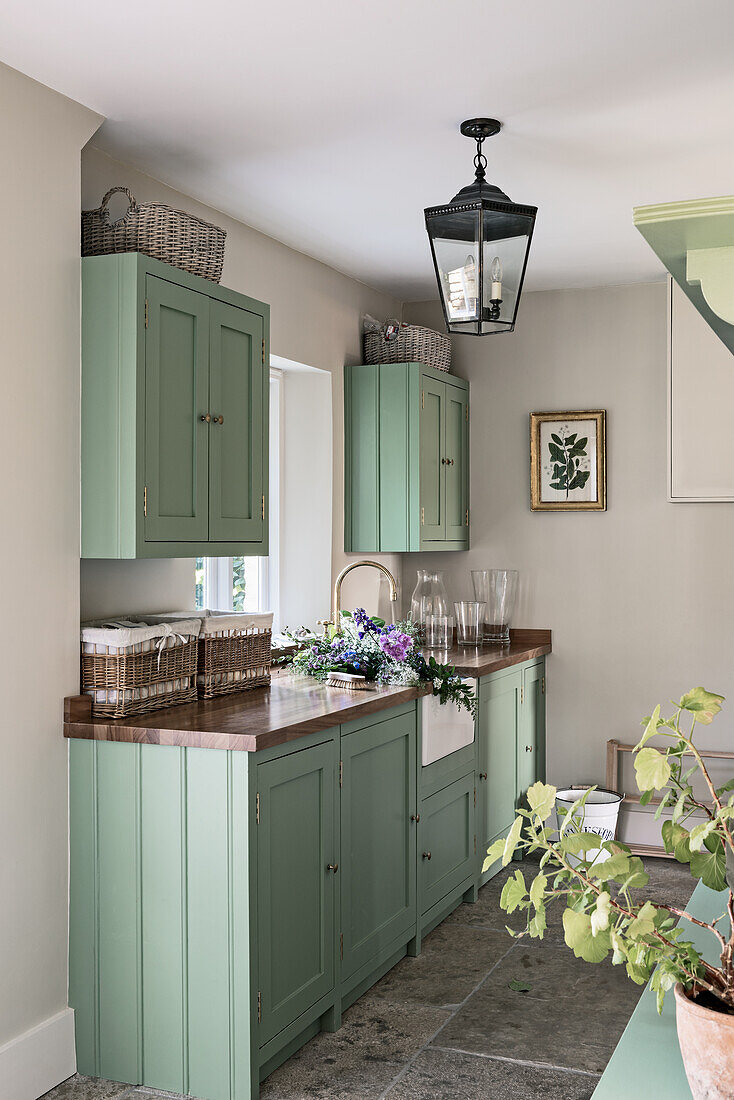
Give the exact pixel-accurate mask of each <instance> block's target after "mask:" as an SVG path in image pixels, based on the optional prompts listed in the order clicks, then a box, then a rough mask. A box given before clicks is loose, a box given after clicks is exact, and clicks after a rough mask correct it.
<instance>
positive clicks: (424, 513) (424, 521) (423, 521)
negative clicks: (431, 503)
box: [421, 508, 426, 527]
mask: <svg viewBox="0 0 734 1100" xmlns="http://www.w3.org/2000/svg"><path fill="white" fill-rule="evenodd" d="M425 523H426V510H425V508H421V527H425Z"/></svg>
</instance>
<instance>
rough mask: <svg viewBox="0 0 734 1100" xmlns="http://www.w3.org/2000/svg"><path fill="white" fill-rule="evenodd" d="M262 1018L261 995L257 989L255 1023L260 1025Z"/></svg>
mask: <svg viewBox="0 0 734 1100" xmlns="http://www.w3.org/2000/svg"><path fill="white" fill-rule="evenodd" d="M262 1018H263V995H262V993H261V992H260V990H259V989H258V991H257V1022H258V1023H260V1021H261V1020H262Z"/></svg>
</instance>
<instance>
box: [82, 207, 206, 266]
mask: <svg viewBox="0 0 734 1100" xmlns="http://www.w3.org/2000/svg"><path fill="white" fill-rule="evenodd" d="M118 192H119V193H120V194H123V195H126V196H127V199H128V201H129V203H130V205H129V207H128V210H127V213H126V214H124V215H123V216H122V217H121V218H118V219H117V221H114V222H113V221H112V220H111V219H110V213H109V210H108V209H107V204H108V203H109V201H110V199H111V198H112V196H113V195H115V194H117V193H118ZM226 236H227V233H226V230H224V229H220V228H219V226H217V225H211V224H210V223H209V222H205V221H204V220H203V219H202V218H197V217H196V216H195V215H194V214H187V213H186V212H185V211H184V210H174V208H173V207H171V206H166V204H165V203H162V202H141V203H138V202H137V201H136V199H135V198H134V196H133V195H132V194H131V192H130V191H128V189H127V187H112V188H110V190H109V191H108V192H107V194H106V195H105V196H104V198H103V199H102V202H101V203H100V205H99V207H98V208H97V209H96V210H82V256H109V255H111V254H113V253H118V252H143V253H145V255H146V256H152V257H153V258H154V259H156V260H163V261H164V263H167V264H171V265H172V266H173V267H178V268H181V270H183V271H190V272H191V274H192V275H201V276H203V278H205V279H210V280H211V281H212V282H213V283H218V282H219V280H220V279H221V277H222V265H223V264H224V241H225V238H226Z"/></svg>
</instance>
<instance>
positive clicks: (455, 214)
mask: <svg viewBox="0 0 734 1100" xmlns="http://www.w3.org/2000/svg"><path fill="white" fill-rule="evenodd" d="M501 128H502V123H501V122H498V121H497V120H496V119H494V118H472V119H469V120H468V121H467V122H462V124H461V132H462V134H463V135H464V136H465V137H469V138H472V139H473V140H474V141H476V143H477V153H476V156H475V157H474V166H475V168H476V178H475V179H474V181H473V182H472V183H470V184H469V186H468V187H463V188H462V189H461V191H459V193H458V195H456V196H455V197H454V198H453V199H452V200H451V202H450V203H448V204H447V205H446V206H432V207H430V208H429V209H428V210H426V211H425V215H426V229H427V231H428V236H429V239H430V241H431V252H432V254H433V263H434V266H435V268H436V278H437V279H438V289H439V291H440V294H441V304H442V306H443V313H444V318H445V320H446V329H447V331H448V332H464V333H468V334H469V335H470V336H488V335H489V334H490V333H493V332H512V330H513V329H514V327H515V318H516V317H517V307H518V305H519V303H520V294H521V293H522V283H523V279H524V278H525V267H526V265H527V262H528V253H529V251H530V241H531V239H532V236H533V227H534V225H535V215H536V214H537V213H538V208H537V206H519V205H518V204H517V203H514V202H510V200H509V198H508V197H507V195H505V193H504V192H503V191H500V189H499V187H495V186H494V185H493V184H490V183H487V182H486V180H485V175H486V173H485V168H486V167H487V158H486V157H485V156H484V154H483V153H482V142H483V141H484V140H485V139H486V138H488V137H492V135H493V134H497V133H499V131H500V129H501Z"/></svg>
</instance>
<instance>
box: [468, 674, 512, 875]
mask: <svg viewBox="0 0 734 1100" xmlns="http://www.w3.org/2000/svg"><path fill="white" fill-rule="evenodd" d="M521 688H522V670H521V669H513V670H512V671H511V672H509V673H499V674H495V675H494V676H485V677H483V678H482V679H481V680H480V681H479V712H478V719H477V739H478V742H479V744H478V753H479V756H478V759H479V775H478V781H477V809H478V813H479V821H478V826H477V852H478V855H479V856H480V859H481V860H483V859H484V856H485V854H486V851H487V848H488V847H489V845H490V844H491V843H492V841H494V840H496V839H497V837H498V836H501V835H502V834H503V833H504V832H506V831H507V830H508V829H509V828H510V826H511V825H512V822H513V820H514V818H515V805H516V798H517V765H516V758H517V744H518V731H519V722H520V691H521ZM480 866H481V863H480ZM496 869H497V868H496V867H495V868H490V869H489V871H487V872H486V873H485V874H484V875H483V876H482V881H483V880H484V879H486V878H487V877H491V875H492V874H493V873H494V871H495V870H496Z"/></svg>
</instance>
